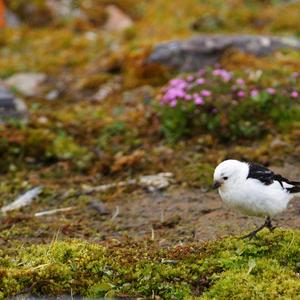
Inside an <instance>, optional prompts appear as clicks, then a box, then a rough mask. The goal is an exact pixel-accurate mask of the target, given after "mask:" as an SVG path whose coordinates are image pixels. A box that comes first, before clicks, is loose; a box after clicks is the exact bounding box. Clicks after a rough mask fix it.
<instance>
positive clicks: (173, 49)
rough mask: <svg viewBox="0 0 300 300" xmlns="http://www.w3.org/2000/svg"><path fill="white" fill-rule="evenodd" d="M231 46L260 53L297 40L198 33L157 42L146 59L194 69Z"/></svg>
mask: <svg viewBox="0 0 300 300" xmlns="http://www.w3.org/2000/svg"><path fill="white" fill-rule="evenodd" d="M231 48H234V49H238V50H239V51H242V52H245V53H249V54H252V55H255V56H264V55H268V54H271V53H272V52H274V51H276V50H279V49H295V50H300V40H299V39H296V38H292V37H290V38H287V37H273V36H256V35H198V36H195V37H193V38H191V39H188V40H182V41H170V42H165V43H162V44H159V45H158V46H156V47H155V49H154V51H153V52H152V53H151V54H150V56H149V57H148V59H147V60H146V62H147V63H159V64H162V65H165V66H167V67H171V68H174V69H176V70H179V71H196V70H198V69H200V68H202V67H206V66H211V65H214V64H216V63H218V62H219V61H220V58H221V57H222V55H223V54H224V52H225V51H226V50H228V49H231Z"/></svg>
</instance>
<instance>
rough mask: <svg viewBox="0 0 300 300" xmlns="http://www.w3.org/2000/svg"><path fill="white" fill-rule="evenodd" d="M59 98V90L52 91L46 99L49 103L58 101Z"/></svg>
mask: <svg viewBox="0 0 300 300" xmlns="http://www.w3.org/2000/svg"><path fill="white" fill-rule="evenodd" d="M58 96H59V91H58V90H52V91H50V92H49V93H48V94H47V95H46V99H47V100H49V101H53V100H56V99H57V98H58Z"/></svg>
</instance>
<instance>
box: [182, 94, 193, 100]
mask: <svg viewBox="0 0 300 300" xmlns="http://www.w3.org/2000/svg"><path fill="white" fill-rule="evenodd" d="M192 98H193V97H192V96H191V95H188V94H187V95H185V96H184V100H187V101H189V100H192Z"/></svg>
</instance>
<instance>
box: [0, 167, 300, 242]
mask: <svg viewBox="0 0 300 300" xmlns="http://www.w3.org/2000/svg"><path fill="white" fill-rule="evenodd" d="M272 169H273V170H274V171H276V172H278V173H280V174H282V175H283V176H288V177H289V178H291V179H295V180H296V179H299V178H300V167H298V166H297V165H286V166H285V167H284V168H272ZM102 199H103V198H102V196H101V194H98V195H88V196H85V198H83V199H82V198H78V197H77V198H76V197H73V198H72V199H71V200H66V199H64V198H59V197H56V198H55V197H54V198H53V199H52V200H51V199H50V200H49V199H48V200H40V202H37V203H36V204H35V206H33V207H27V208H25V209H23V210H21V211H19V212H16V213H14V214H9V215H7V216H4V217H2V218H1V220H0V221H1V222H0V244H2V245H6V246H8V244H10V243H11V245H12V246H13V242H14V241H20V240H21V241H23V243H25V244H27V243H30V244H31V243H45V242H49V241H51V240H52V239H53V238H59V239H67V238H79V239H86V240H89V241H93V242H97V243H98V242H100V243H110V242H112V241H115V242H121V243H122V242H126V241H139V240H144V239H152V240H154V241H155V242H157V243H159V245H161V246H162V247H167V246H170V245H176V244H180V243H185V242H201V241H207V240H214V239H217V238H220V237H223V236H227V235H239V234H244V233H247V232H249V231H251V230H253V229H254V228H255V227H256V226H259V225H261V224H262V223H263V221H264V220H263V219H260V218H254V217H246V216H242V215H239V214H238V213H236V212H234V211H232V210H231V209H229V208H227V207H226V206H225V205H224V203H223V202H222V201H221V199H220V197H219V195H218V193H217V192H216V191H214V192H205V191H204V190H202V189H195V188H191V187H188V186H187V185H184V184H183V185H179V184H174V185H172V186H170V187H169V188H168V189H167V190H165V191H162V192H153V193H150V192H147V191H145V190H143V189H141V188H136V189H134V190H132V191H127V192H126V191H125V192H123V193H120V195H119V196H118V197H116V198H115V199H114V200H111V201H107V202H103V205H104V206H105V210H106V212H105V213H99V212H98V211H97V210H95V209H93V208H91V205H90V203H91V201H96V202H97V201H99V200H102ZM49 205H50V206H52V207H49ZM67 206H73V209H72V210H70V211H67V212H63V213H57V214H54V215H49V216H43V217H39V218H38V217H34V213H35V212H37V211H41V210H45V209H52V208H57V207H58V208H59V207H67ZM273 223H274V225H277V226H280V227H289V228H300V199H299V198H295V199H293V200H292V201H291V202H290V205H289V208H288V210H287V211H286V212H284V213H283V214H281V215H279V216H277V217H276V218H275V219H274V222H273Z"/></svg>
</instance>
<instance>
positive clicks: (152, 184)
mask: <svg viewBox="0 0 300 300" xmlns="http://www.w3.org/2000/svg"><path fill="white" fill-rule="evenodd" d="M173 177H174V175H173V174H172V173H169V172H166V173H159V174H156V175H147V176H141V177H140V179H139V183H140V185H141V186H142V187H145V188H146V189H148V191H150V192H155V191H157V190H164V189H166V188H167V187H169V186H170V184H171V183H173V181H174V179H173Z"/></svg>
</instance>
